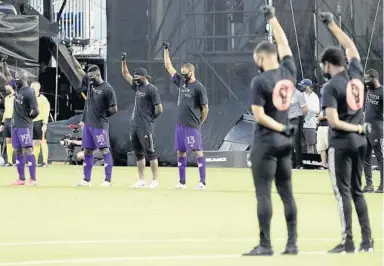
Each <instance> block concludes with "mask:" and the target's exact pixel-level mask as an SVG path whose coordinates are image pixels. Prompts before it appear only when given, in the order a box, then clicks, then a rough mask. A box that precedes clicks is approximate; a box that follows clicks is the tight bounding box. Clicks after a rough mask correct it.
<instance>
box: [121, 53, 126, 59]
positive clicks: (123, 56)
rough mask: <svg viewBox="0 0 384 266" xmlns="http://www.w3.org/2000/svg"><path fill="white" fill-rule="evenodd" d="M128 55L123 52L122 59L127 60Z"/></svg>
mask: <svg viewBox="0 0 384 266" xmlns="http://www.w3.org/2000/svg"><path fill="white" fill-rule="evenodd" d="M126 57H127V54H126V53H124V52H123V53H121V61H125V58H126Z"/></svg>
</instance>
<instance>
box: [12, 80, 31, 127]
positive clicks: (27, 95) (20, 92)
mask: <svg viewBox="0 0 384 266" xmlns="http://www.w3.org/2000/svg"><path fill="white" fill-rule="evenodd" d="M36 108H37V99H36V95H35V91H34V90H33V89H32V88H31V87H24V88H21V89H17V90H16V92H15V102H14V104H13V116H12V127H15V128H30V129H32V128H33V122H32V120H33V119H32V118H31V117H30V114H31V110H32V109H36Z"/></svg>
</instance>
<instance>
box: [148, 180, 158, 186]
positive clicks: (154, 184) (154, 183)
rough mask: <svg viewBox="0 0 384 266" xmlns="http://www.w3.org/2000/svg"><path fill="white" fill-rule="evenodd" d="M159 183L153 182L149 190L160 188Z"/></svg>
mask: <svg viewBox="0 0 384 266" xmlns="http://www.w3.org/2000/svg"><path fill="white" fill-rule="evenodd" d="M159 185H160V184H159V181H157V180H152V182H151V184H150V185H149V188H158V187H159Z"/></svg>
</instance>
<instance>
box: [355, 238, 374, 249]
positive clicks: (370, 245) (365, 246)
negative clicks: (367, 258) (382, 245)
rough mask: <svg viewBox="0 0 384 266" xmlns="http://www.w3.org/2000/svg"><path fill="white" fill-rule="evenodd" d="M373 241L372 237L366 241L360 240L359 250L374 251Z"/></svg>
mask: <svg viewBox="0 0 384 266" xmlns="http://www.w3.org/2000/svg"><path fill="white" fill-rule="evenodd" d="M373 247H374V241H373V239H370V240H369V241H366V242H364V241H363V242H361V244H360V247H359V252H373V251H374V248H373Z"/></svg>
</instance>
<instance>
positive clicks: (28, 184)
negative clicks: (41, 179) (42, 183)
mask: <svg viewBox="0 0 384 266" xmlns="http://www.w3.org/2000/svg"><path fill="white" fill-rule="evenodd" d="M25 185H26V186H36V185H37V182H36V180H33V179H29V180H28V181H27V182H26V183H25Z"/></svg>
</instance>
